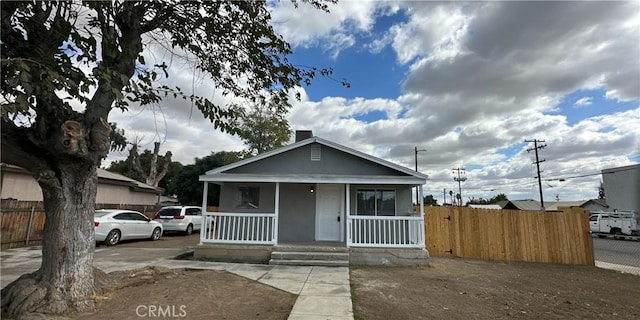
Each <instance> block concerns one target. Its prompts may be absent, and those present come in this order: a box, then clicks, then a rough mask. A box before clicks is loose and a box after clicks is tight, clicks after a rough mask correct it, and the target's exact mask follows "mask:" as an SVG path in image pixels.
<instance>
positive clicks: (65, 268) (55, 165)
mask: <svg viewBox="0 0 640 320" xmlns="http://www.w3.org/2000/svg"><path fill="white" fill-rule="evenodd" d="M303 2H307V3H310V4H311V5H313V6H314V7H316V8H318V9H321V10H325V11H326V10H327V6H326V2H335V1H334V0H326V1H323V0H307V1H303ZM294 3H296V1H294ZM0 10H1V16H2V21H1V22H0V23H1V28H0V36H1V41H0V62H1V68H0V74H1V80H0V81H1V83H2V99H1V100H0V106H1V117H2V120H1V121H2V123H1V127H2V133H1V134H2V137H1V139H0V141H1V144H2V153H1V161H2V162H4V163H7V164H13V165H18V166H20V167H23V168H25V169H27V170H29V171H30V172H31V173H32V175H33V176H34V178H35V179H36V180H37V181H38V183H39V185H40V187H41V189H42V194H43V203H44V208H45V226H44V233H43V241H42V244H43V245H42V264H41V266H40V268H39V269H38V270H37V271H36V272H34V273H32V274H29V275H25V276H22V277H21V278H19V279H18V280H16V281H14V282H13V283H11V284H9V285H7V286H6V287H5V288H4V289H2V312H3V316H5V317H18V316H20V315H22V314H25V313H30V312H35V313H40V314H46V316H44V317H47V318H50V317H52V314H62V313H67V312H74V311H77V312H81V311H85V310H90V309H92V308H93V307H94V304H93V303H94V301H93V300H92V299H91V297H92V296H93V293H94V290H95V289H96V285H99V284H97V283H95V281H94V280H95V279H96V278H95V272H96V271H95V270H94V269H93V253H94V226H93V213H94V208H95V200H96V190H97V180H98V178H97V174H96V169H97V168H98V167H99V166H100V164H101V161H102V159H104V158H105V157H106V156H107V154H108V152H109V150H110V146H111V142H110V136H111V133H112V131H113V129H112V127H111V125H110V124H109V121H108V120H109V113H110V112H111V110H113V109H114V108H117V109H121V110H127V109H128V107H129V105H130V104H134V105H143V106H144V105H152V104H157V103H159V102H161V101H162V100H163V99H165V98H166V97H169V96H171V97H173V98H184V99H190V100H191V101H193V103H194V105H195V106H196V107H197V108H198V109H199V110H200V111H201V112H202V114H203V115H204V116H205V118H207V119H209V120H211V122H212V123H213V126H214V127H215V128H217V129H220V130H222V131H225V132H229V133H236V132H237V128H236V127H235V119H236V118H237V110H235V108H233V107H232V105H220V104H217V103H215V102H214V101H212V100H210V99H208V98H204V97H199V96H194V95H187V94H184V93H183V92H182V91H181V90H180V89H179V88H177V87H176V88H170V87H168V86H166V85H162V84H161V83H159V80H160V78H161V77H162V76H164V77H169V67H168V66H167V64H166V62H169V59H177V58H179V57H188V58H189V60H190V63H192V65H193V66H194V68H196V69H197V70H198V71H200V72H202V74H204V75H205V76H206V77H208V78H209V79H211V80H212V82H213V83H214V84H215V86H216V88H217V89H218V90H220V91H221V92H222V94H224V95H225V96H233V97H234V99H229V100H228V101H235V103H238V101H250V102H256V101H258V102H261V101H271V102H272V103H274V105H275V106H277V107H278V108H277V110H276V112H277V113H281V112H282V113H284V112H285V111H286V109H287V108H288V107H289V102H288V98H289V95H290V93H292V92H293V91H295V97H297V98H298V99H299V98H300V93H299V92H297V91H296V90H295V88H296V87H298V86H300V85H302V84H307V85H308V84H309V83H310V82H311V80H312V79H313V78H314V76H315V75H316V74H322V75H327V74H330V73H331V71H330V70H317V69H315V68H302V67H298V66H295V65H293V64H291V63H290V62H289V60H288V59H287V56H288V55H290V54H291V52H292V51H291V47H290V45H289V44H288V43H287V42H286V41H284V39H283V38H282V37H281V36H280V35H278V34H276V33H275V31H274V29H273V27H272V25H271V13H270V11H269V9H268V8H267V6H266V1H123V0H114V1H83V2H78V1H73V2H72V1H60V2H57V1H29V2H27V1H15V2H13V1H5V2H3V4H2V6H0ZM151 43H154V44H159V46H158V47H163V48H167V49H168V50H171V51H172V52H174V53H177V54H175V55H167V58H166V59H167V61H166V62H165V61H157V62H155V61H154V62H153V63H147V62H146V61H145V56H144V55H143V52H145V50H149V46H148V45H149V44H151ZM149 56H154V55H147V57H149ZM155 56H156V57H163V55H155ZM159 59H163V58H159Z"/></svg>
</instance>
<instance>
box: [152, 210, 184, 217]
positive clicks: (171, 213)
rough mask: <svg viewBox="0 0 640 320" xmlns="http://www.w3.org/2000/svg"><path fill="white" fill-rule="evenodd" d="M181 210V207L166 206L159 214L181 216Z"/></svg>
mask: <svg viewBox="0 0 640 320" xmlns="http://www.w3.org/2000/svg"><path fill="white" fill-rule="evenodd" d="M181 211H182V209H181V208H165V209H161V210H160V211H158V215H159V216H161V217H163V216H164V217H166V216H179V215H180V212H181Z"/></svg>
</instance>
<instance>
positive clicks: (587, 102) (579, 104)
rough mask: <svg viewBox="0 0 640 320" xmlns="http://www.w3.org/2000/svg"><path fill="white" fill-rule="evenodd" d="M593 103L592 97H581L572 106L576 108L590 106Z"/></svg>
mask: <svg viewBox="0 0 640 320" xmlns="http://www.w3.org/2000/svg"><path fill="white" fill-rule="evenodd" d="M592 103H593V97H582V98H580V99H578V100H576V102H575V103H574V104H573V105H574V106H576V107H583V106H590V105H591V104H592Z"/></svg>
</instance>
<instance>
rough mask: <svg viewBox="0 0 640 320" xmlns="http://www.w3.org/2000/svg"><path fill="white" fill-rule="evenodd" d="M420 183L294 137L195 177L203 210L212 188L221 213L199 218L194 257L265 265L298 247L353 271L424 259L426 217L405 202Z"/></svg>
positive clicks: (407, 173)
mask: <svg viewBox="0 0 640 320" xmlns="http://www.w3.org/2000/svg"><path fill="white" fill-rule="evenodd" d="M426 180H427V176H426V175H424V174H421V173H419V172H415V171H413V170H411V169H408V168H405V167H402V166H399V165H396V164H393V163H390V162H388V161H385V160H382V159H379V158H376V157H373V156H370V155H368V154H365V153H362V152H359V151H356V150H353V149H350V148H348V147H345V146H342V145H340V144H337V143H334V142H331V141H327V140H324V139H321V138H318V137H314V136H312V134H311V131H297V132H296V142H295V143H293V144H290V145H288V146H285V147H282V148H279V149H276V150H272V151H269V152H266V153H263V154H260V155H258V156H255V157H253V158H249V159H245V160H242V161H238V162H236V163H233V164H230V165H227V166H223V167H219V168H216V169H213V170H210V171H208V172H206V173H205V174H204V175H202V176H200V181H202V182H204V196H203V199H204V200H203V203H202V207H203V208H207V202H206V201H207V196H206V195H207V192H208V186H209V184H211V183H215V184H218V185H220V186H221V188H220V204H219V212H204V216H203V226H208V227H207V228H202V230H201V234H200V246H198V248H196V253H195V255H196V257H198V256H200V257H208V258H212V256H216V257H218V258H220V257H221V253H223V252H226V253H227V256H226V257H225V260H232V261H242V260H243V259H242V258H240V257H246V258H247V259H244V260H248V261H252V262H255V260H259V261H264V260H266V261H268V257H267V256H266V255H267V254H271V253H276V252H278V251H279V250H281V249H282V248H283V247H284V246H289V247H291V246H294V247H295V246H299V247H305V248H307V250H305V251H314V250H313V249H309V248H317V249H320V248H323V247H324V248H327V247H331V248H333V249H332V250H337V251H341V252H346V253H349V254H350V255H351V258H350V261H351V262H352V263H354V261H358V263H359V264H360V263H364V264H380V263H381V264H388V263H389V258H388V257H398V256H403V255H404V256H405V257H407V258H408V259H409V260H415V259H418V260H420V259H422V260H425V257H426V251H425V242H424V239H425V237H424V217H423V212H424V210H423V208H422V204H421V207H420V211H419V212H415V210H414V207H413V203H412V197H411V195H412V188H413V187H417V188H419V189H421V188H422V185H423V184H425V183H426ZM420 191H421V190H420ZM420 193H421V192H420ZM225 245H226V246H225ZM238 245H241V246H240V247H239V246H238ZM240 248H242V249H245V250H244V251H242V250H238V249H240ZM356 249H361V250H356ZM198 251H200V253H199V252H198ZM289 251H292V250H289ZM293 251H300V250H293ZM315 251H324V250H315ZM206 252H209V253H212V252H214V253H213V254H207V253H206ZM251 252H253V253H251ZM260 252H261V253H260ZM354 253H355V254H354ZM222 255H223V256H224V254H222ZM229 255H231V256H234V255H235V256H236V259H234V258H233V257H231V256H229ZM256 257H260V258H258V259H252V258H256ZM354 257H360V258H354ZM270 258H271V260H272V261H273V260H274V258H273V256H271V257H270ZM425 261H426V260H425ZM391 263H393V261H392V262H391ZM411 264H415V263H411ZM419 264H422V263H419Z"/></svg>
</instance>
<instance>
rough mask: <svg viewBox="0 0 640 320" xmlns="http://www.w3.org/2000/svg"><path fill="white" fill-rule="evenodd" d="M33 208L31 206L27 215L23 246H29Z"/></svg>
mask: <svg viewBox="0 0 640 320" xmlns="http://www.w3.org/2000/svg"><path fill="white" fill-rule="evenodd" d="M35 209H36V208H35V207H34V206H31V213H29V224H28V225H27V238H26V240H25V241H24V244H25V245H29V237H30V236H31V224H32V223H33V212H34V211H35Z"/></svg>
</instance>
